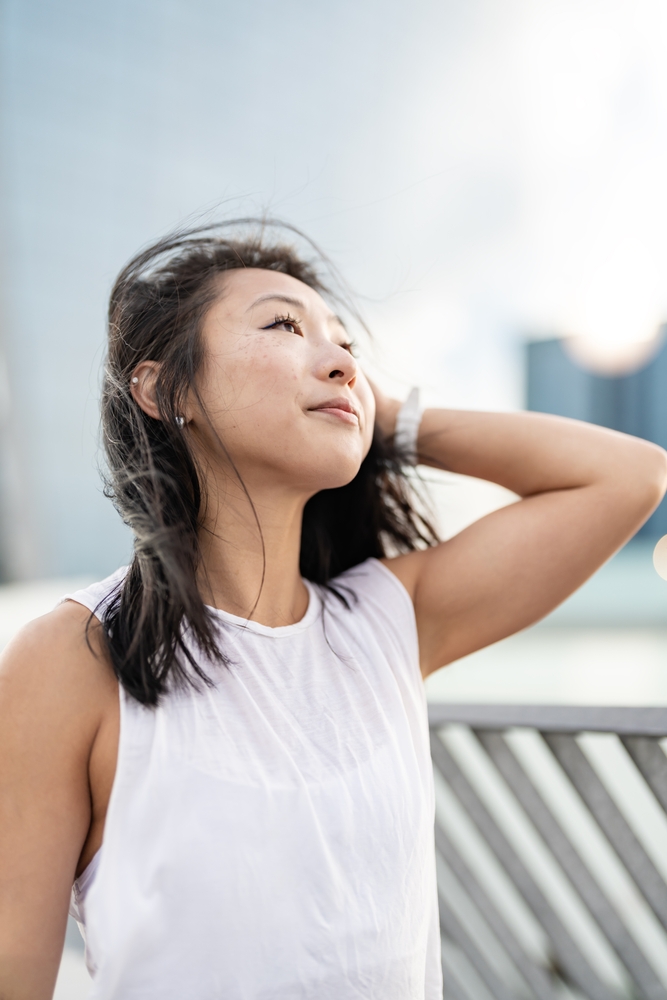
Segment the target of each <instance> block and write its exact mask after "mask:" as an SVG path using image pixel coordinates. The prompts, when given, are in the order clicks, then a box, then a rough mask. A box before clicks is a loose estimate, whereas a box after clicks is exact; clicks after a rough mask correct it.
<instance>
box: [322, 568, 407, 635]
mask: <svg viewBox="0 0 667 1000" xmlns="http://www.w3.org/2000/svg"><path fill="white" fill-rule="evenodd" d="M392 563H393V560H391V559H387V560H380V559H374V558H371V559H366V560H364V562H362V563H358V564H357V565H356V566H352V567H351V568H350V569H347V570H345V572H344V573H341V574H340V575H339V576H337V577H335V579H333V580H331V586H332V587H334V588H335V589H336V590H339V591H340V592H341V593H342V594H343V596H346V594H349V596H350V601H351V604H352V606H353V607H357V608H358V609H359V610H360V611H361V612H362V613H363V612H364V610H366V609H372V610H373V611H374V612H375V613H378V614H381V615H382V617H384V618H389V619H390V620H395V621H396V622H397V624H401V625H403V624H404V623H405V620H406V617H407V618H408V619H409V620H410V622H414V607H413V604H412V598H411V597H410V594H409V593H408V591H407V589H406V587H405V585H404V583H403V582H402V580H401V579H400V578H399V576H397V575H396V574H395V573H394V572H393V570H392V568H391V564H392Z"/></svg>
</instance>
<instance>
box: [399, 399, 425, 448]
mask: <svg viewBox="0 0 667 1000" xmlns="http://www.w3.org/2000/svg"><path fill="white" fill-rule="evenodd" d="M423 414H424V407H423V406H422V405H421V403H420V402H419V389H418V388H417V387H416V386H415V388H414V389H411V390H410V394H409V396H408V398H407V399H406V401H405V402H404V403H403V405H402V406H401V408H400V410H399V411H398V415H397V417H396V430H395V431H394V447H395V449H396V451H397V453H398V455H399V458H401V459H402V460H403V461H404V462H407V464H408V465H416V464H417V458H418V456H417V437H418V435H419V425H420V424H421V421H422V416H423Z"/></svg>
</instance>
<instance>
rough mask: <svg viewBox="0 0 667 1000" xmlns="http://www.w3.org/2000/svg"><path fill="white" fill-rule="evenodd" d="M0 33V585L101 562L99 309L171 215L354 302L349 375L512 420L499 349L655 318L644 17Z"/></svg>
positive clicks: (275, 16) (78, 17) (598, 11)
mask: <svg viewBox="0 0 667 1000" xmlns="http://www.w3.org/2000/svg"><path fill="white" fill-rule="evenodd" d="M0 19H1V22H0V23H1V27H2V33H1V42H0V44H1V45H2V52H1V53H0V55H1V64H2V70H1V72H2V95H3V100H2V164H1V170H2V180H3V184H2V195H1V198H2V201H1V204H0V211H1V212H2V221H3V226H2V230H3V233H4V236H3V242H2V258H1V274H0V286H1V291H2V301H1V303H0V308H1V310H2V311H1V314H0V315H1V321H2V341H1V347H2V358H0V360H1V361H2V370H0V394H1V395H2V401H1V402H2V406H1V407H0V424H1V426H0V465H1V467H2V468H1V470H0V471H1V477H0V479H1V482H0V489H1V491H2V497H3V499H2V503H3V510H4V517H3V522H4V524H5V528H4V541H3V545H4V552H5V556H4V562H5V573H6V575H8V576H11V577H15V578H31V577H35V576H53V575H63V574H73V573H88V572H90V573H94V574H100V573H102V572H109V571H111V570H112V569H113V568H114V567H115V566H116V565H117V564H118V563H119V562H120V561H122V560H123V559H125V558H126V557H127V552H128V551H129V546H128V536H127V533H126V532H125V530H124V529H123V528H122V526H121V525H119V522H118V519H117V517H116V515H115V513H114V512H113V510H112V509H111V506H110V504H109V501H108V500H106V498H105V497H104V496H103V495H102V492H101V488H100V480H99V474H98V465H99V463H100V454H99V444H98V429H97V427H98V425H97V399H98V393H99V370H100V364H101V360H102V357H103V341H104V313H105V307H106V298H107V296H108V291H109V288H110V286H111V283H112V281H113V278H114V275H115V273H116V272H117V271H118V270H119V268H120V267H121V266H122V264H123V262H124V261H125V260H126V259H127V258H128V257H129V256H130V255H131V254H132V253H134V252H135V251H136V249H137V248H138V247H139V246H141V245H143V244H145V243H146V242H148V241H149V240H151V239H153V238H154V237H156V236H158V235H160V234H161V233H163V232H164V231H165V230H167V229H169V228H171V227H172V226H174V225H177V224H178V223H181V222H183V221H184V220H185V219H194V218H201V217H202V216H203V217H205V218H212V217H220V216H224V215H230V214H233V215H236V214H238V213H246V212H262V211H269V212H271V213H273V214H275V215H279V216H282V217H284V218H285V219H287V220H288V221H290V222H292V223H295V224H296V225H298V226H300V227H302V228H303V229H304V230H305V231H306V232H308V233H309V234H310V235H311V236H312V237H313V238H314V239H315V240H317V241H318V242H319V243H320V244H321V245H322V247H323V248H324V250H325V251H326V252H327V253H328V254H329V255H330V256H331V257H332V258H333V259H334V261H335V262H336V264H337V265H338V266H339V267H340V269H341V270H342V271H343V273H344V274H345V276H346V277H347V279H348V280H349V282H350V284H351V285H352V287H353V288H354V290H355V291H356V292H357V294H358V296H359V302H360V304H361V307H362V309H363V311H364V312H365V314H366V316H367V318H368V321H369V323H370V325H371V327H372V329H373V333H374V340H373V343H372V345H369V346H367V348H366V354H365V361H366V364H367V366H368V367H369V370H371V371H373V373H374V374H376V376H378V377H379V378H380V379H381V381H383V383H384V384H385V386H386V387H387V388H390V389H392V390H394V391H396V392H397V393H402V394H405V393H406V392H407V390H408V389H409V387H410V386H411V385H412V384H420V385H422V387H423V390H424V396H425V398H426V400H427V401H428V402H431V403H440V404H441V405H448V406H455V407H457V406H461V407H479V408H484V409H492V408H500V409H511V408H517V407H520V406H522V405H523V399H524V387H523V354H522V345H523V344H524V342H525V340H526V339H527V338H531V337H540V336H553V335H570V336H572V337H574V338H575V339H574V340H573V341H572V349H573V351H574V352H575V353H577V354H578V356H579V357H581V358H582V359H583V360H584V363H586V364H592V365H597V366H600V365H603V364H606V363H608V362H609V359H610V358H612V359H613V358H614V357H616V356H621V355H622V354H623V352H626V353H627V351H628V345H633V344H637V343H639V344H641V342H642V341H646V340H647V339H648V338H650V337H651V336H653V335H654V334H655V332H656V330H657V328H658V326H659V324H660V323H661V322H662V321H664V320H665V319H667V282H665V275H666V274H667V241H666V240H665V237H664V234H665V232H666V231H667V195H666V194H665V183H664V178H665V177H666V176H667V134H666V129H665V121H666V120H667V117H666V115H667V61H666V60H665V58H664V52H665V51H666V49H667V6H666V5H665V4H664V3H663V2H657V0H631V2H630V0H606V2H599V0H576V2H574V0H532V2H528V0H503V2H502V3H498V2H497V0H465V2H463V0H457V2H454V0H411V2H410V3H408V2H397V0H383V2H380V0H354V2H352V0H330V2H328V3H327V4H313V3H306V2H305V0H281V2H280V3H277V2H275V0H260V2H249V3H246V4H242V5H239V4H232V3H229V2H220V0H115V2H114V3H113V4H110V3H108V2H105V3H102V2H101V0H48V2H47V0H2V3H1V5H0ZM3 372H4V374H3ZM3 386H4V388H2V387H3Z"/></svg>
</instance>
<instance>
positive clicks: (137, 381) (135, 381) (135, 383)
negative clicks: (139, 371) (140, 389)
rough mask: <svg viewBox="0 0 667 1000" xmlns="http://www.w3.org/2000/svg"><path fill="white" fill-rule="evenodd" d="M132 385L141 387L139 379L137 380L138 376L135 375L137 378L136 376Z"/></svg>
mask: <svg viewBox="0 0 667 1000" xmlns="http://www.w3.org/2000/svg"><path fill="white" fill-rule="evenodd" d="M132 385H139V379H138V378H137V376H136V375H135V376H134V378H133V379H132Z"/></svg>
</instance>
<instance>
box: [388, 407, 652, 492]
mask: <svg viewBox="0 0 667 1000" xmlns="http://www.w3.org/2000/svg"><path fill="white" fill-rule="evenodd" d="M394 419H395V418H394ZM417 450H418V454H419V461H420V463H423V464H425V465H431V466H434V467H436V468H441V469H447V470H448V471H450V472H457V473H461V474H463V475H466V476H474V477H476V478H478V479H487V480H489V481H491V482H494V483H498V484H500V485H501V486H504V487H506V488H507V489H509V490H512V491H513V492H514V493H517V494H519V496H530V495H533V494H536V493H544V492H547V491H551V490H562V489H572V488H577V487H582V486H589V485H593V484H595V483H601V482H604V481H609V480H615V481H616V482H617V483H618V482H619V481H620V480H623V481H625V482H627V485H628V487H633V486H636V487H637V488H639V489H641V488H651V486H652V484H654V483H657V481H658V480H659V488H660V489H661V488H663V485H664V478H665V474H666V469H667V465H666V461H667V458H666V456H665V452H664V451H663V450H662V449H661V448H659V447H658V446H657V445H654V444H651V443H650V442H648V441H644V440H642V439H639V438H634V437H629V436H628V435H626V434H620V433H618V432H617V431H612V430H609V429H607V428H603V427H598V426H595V425H593V424H586V423H581V422H580V421H576V420H568V419H566V418H564V417H554V416H550V415H548V414H543V413H485V412H475V411H468V410H441V409H428V410H426V411H425V413H424V416H423V419H422V423H421V426H420V429H419V437H418V442H417Z"/></svg>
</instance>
